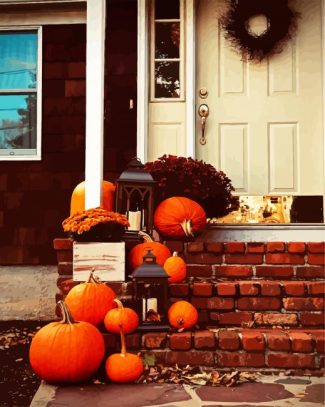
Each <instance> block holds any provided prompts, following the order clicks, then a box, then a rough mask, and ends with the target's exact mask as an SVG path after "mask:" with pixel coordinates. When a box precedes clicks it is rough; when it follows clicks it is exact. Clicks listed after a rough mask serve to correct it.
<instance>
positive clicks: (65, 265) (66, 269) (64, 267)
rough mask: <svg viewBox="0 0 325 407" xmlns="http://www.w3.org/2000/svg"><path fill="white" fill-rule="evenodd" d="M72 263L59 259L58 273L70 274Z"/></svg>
mask: <svg viewBox="0 0 325 407" xmlns="http://www.w3.org/2000/svg"><path fill="white" fill-rule="evenodd" d="M72 271H73V265H72V262H71V261H61V262H60V263H58V273H59V274H60V275H61V276H62V275H67V276H72Z"/></svg>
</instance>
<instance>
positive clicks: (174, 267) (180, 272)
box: [164, 252, 186, 283]
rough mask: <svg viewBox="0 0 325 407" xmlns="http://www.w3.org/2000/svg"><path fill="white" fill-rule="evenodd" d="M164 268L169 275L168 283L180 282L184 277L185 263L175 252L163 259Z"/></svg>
mask: <svg viewBox="0 0 325 407" xmlns="http://www.w3.org/2000/svg"><path fill="white" fill-rule="evenodd" d="M164 270H165V271H166V273H167V274H168V275H169V278H168V282H169V283H180V282H181V281H183V280H184V278H185V277H186V263H185V261H184V260H183V259H182V258H181V257H179V256H178V253H177V252H174V253H173V255H172V257H169V258H168V259H167V260H166V261H165V263H164Z"/></svg>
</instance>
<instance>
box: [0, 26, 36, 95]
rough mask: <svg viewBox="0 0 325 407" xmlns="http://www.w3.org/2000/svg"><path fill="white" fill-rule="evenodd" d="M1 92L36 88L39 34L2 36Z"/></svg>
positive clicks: (0, 59)
mask: <svg viewBox="0 0 325 407" xmlns="http://www.w3.org/2000/svg"><path fill="white" fill-rule="evenodd" d="M0 61H1V65H0V90H1V89H26V88H27V89H30V88H36V67H37V33H36V32H19V33H13V32H10V33H5V32H2V33H1V34H0Z"/></svg>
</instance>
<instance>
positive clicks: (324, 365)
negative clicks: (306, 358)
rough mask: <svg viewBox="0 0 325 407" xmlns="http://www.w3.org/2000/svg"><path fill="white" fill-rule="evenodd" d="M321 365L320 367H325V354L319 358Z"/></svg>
mask: <svg viewBox="0 0 325 407" xmlns="http://www.w3.org/2000/svg"><path fill="white" fill-rule="evenodd" d="M319 367H320V368H323V369H324V368H325V357H324V356H321V357H320V358H319Z"/></svg>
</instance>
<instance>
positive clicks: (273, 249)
mask: <svg viewBox="0 0 325 407" xmlns="http://www.w3.org/2000/svg"><path fill="white" fill-rule="evenodd" d="M266 251H267V252H269V253H279V252H284V251H285V244H284V242H268V243H266Z"/></svg>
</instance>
